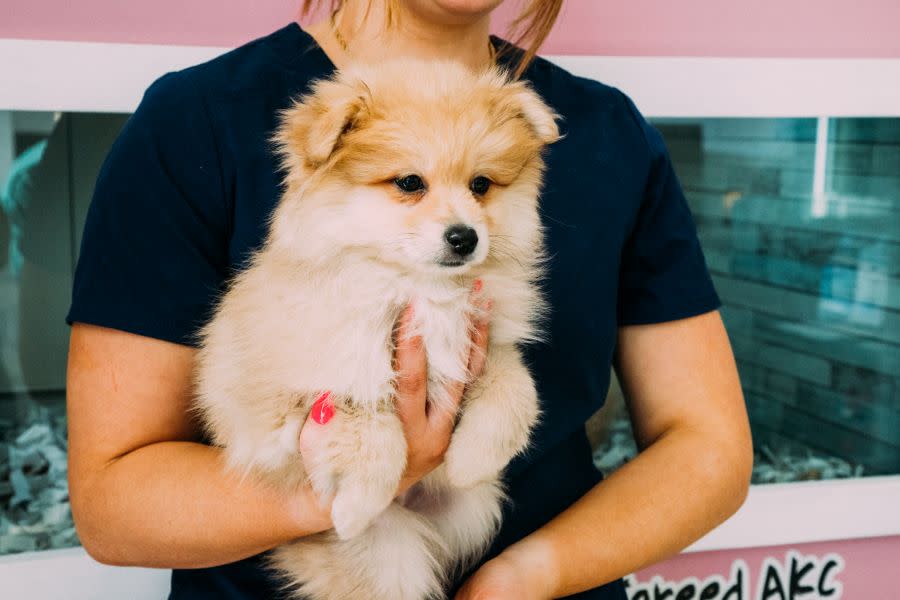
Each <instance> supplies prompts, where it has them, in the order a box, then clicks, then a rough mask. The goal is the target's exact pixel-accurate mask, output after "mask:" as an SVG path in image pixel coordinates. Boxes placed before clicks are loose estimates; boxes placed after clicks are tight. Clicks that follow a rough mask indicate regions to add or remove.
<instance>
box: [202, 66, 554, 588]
mask: <svg viewBox="0 0 900 600" xmlns="http://www.w3.org/2000/svg"><path fill="white" fill-rule="evenodd" d="M558 136H559V134H558V130H557V126H556V123H555V115H554V114H553V113H552V112H551V110H550V109H549V108H548V107H547V106H546V105H545V104H544V103H543V102H542V101H541V99H540V98H539V97H538V96H537V95H536V94H535V93H534V92H533V91H531V90H530V89H529V88H528V87H527V86H526V85H525V84H524V83H522V82H511V81H509V79H508V77H507V76H506V75H505V74H503V73H501V72H500V71H498V70H488V71H485V72H482V73H473V72H471V71H469V70H467V69H465V68H464V67H462V66H459V65H456V64H453V63H422V62H416V61H401V62H395V63H388V64H385V65H380V66H377V67H365V66H358V67H354V68H352V69H349V70H346V71H344V72H342V73H340V74H338V75H337V76H336V77H335V78H334V79H331V80H324V81H320V82H318V83H316V84H315V85H314V86H313V87H312V90H311V92H310V93H309V94H308V95H306V96H305V97H303V98H301V99H300V100H299V101H298V102H296V103H295V104H294V105H293V106H292V107H291V108H289V109H288V110H286V111H285V112H284V113H283V115H282V121H281V126H280V128H279V130H278V132H277V135H276V142H277V144H278V147H279V149H280V154H281V157H282V161H283V169H284V171H285V174H286V175H285V186H284V194H283V197H282V198H281V200H280V203H279V205H278V206H277V208H276V210H275V211H274V214H273V217H272V219H271V223H270V228H269V234H268V236H267V238H266V240H265V243H264V245H263V246H262V247H261V248H260V249H259V250H258V251H257V252H256V253H255V254H254V256H253V257H252V259H251V261H250V262H249V266H248V268H247V269H246V270H244V271H243V272H242V273H240V274H239V275H238V276H237V277H236V278H235V279H234V281H233V282H232V284H231V285H230V288H229V289H228V291H227V292H226V293H225V294H224V296H223V297H222V298H221V301H220V303H219V304H218V306H217V310H216V312H215V315H214V318H213V319H212V320H211V322H210V323H209V324H208V325H207V326H206V327H205V329H204V330H203V332H202V348H201V352H200V353H199V361H198V370H197V379H196V383H197V409H198V411H199V413H200V415H201V416H202V419H203V422H204V424H205V426H206V428H207V430H208V432H209V433H210V435H211V437H212V439H213V441H214V442H215V443H216V444H218V445H221V446H222V447H224V449H225V453H226V456H227V457H228V461H229V463H230V465H231V466H232V467H233V468H235V469H238V470H239V471H241V472H243V473H245V474H248V475H255V476H260V477H263V478H264V479H266V480H268V481H269V482H271V483H273V484H275V485H277V486H280V487H282V488H286V489H291V488H295V487H296V486H297V485H299V484H301V483H304V482H305V481H309V482H311V484H312V486H313V487H314V489H315V490H316V491H317V492H318V493H319V494H320V495H321V497H329V498H333V505H332V506H333V508H332V517H333V520H334V530H333V531H329V532H327V533H323V534H319V535H315V536H310V537H307V538H304V539H301V540H299V541H297V542H294V543H292V544H289V545H286V546H282V547H280V548H277V549H275V550H274V551H273V552H272V554H271V563H272V565H273V566H274V567H275V568H276V569H277V570H278V571H279V572H280V573H281V574H282V575H283V576H284V579H285V581H286V585H287V586H288V587H289V588H290V589H292V590H294V591H295V593H296V594H297V596H298V597H311V598H315V599H317V600H331V599H334V600H338V599H340V600H348V599H356V598H359V599H363V598H365V599H374V600H422V599H423V598H433V597H441V596H443V594H444V590H443V585H444V583H445V582H446V579H447V576H448V575H449V574H450V573H451V572H452V570H453V569H456V568H461V567H462V566H464V565H465V564H466V563H467V561H471V560H474V559H476V558H478V557H479V556H480V555H481V554H482V553H483V552H484V550H485V548H486V547H487V545H488V544H489V542H490V540H491V539H492V537H493V535H494V534H495V532H496V529H497V526H498V524H499V519H500V505H501V501H502V499H503V491H502V488H501V483H500V475H501V471H502V470H503V468H504V467H505V466H506V465H507V463H508V462H509V461H510V459H512V458H513V457H514V456H515V455H516V454H517V453H519V452H521V451H522V450H523V449H524V448H525V447H526V445H527V443H528V437H529V432H530V431H531V429H532V427H533V426H534V424H535V422H536V420H537V418H538V403H537V396H536V392H535V388H534V384H533V382H532V379H531V377H530V375H529V373H528V371H527V370H526V368H525V366H524V365H523V363H522V360H521V357H520V354H519V351H518V349H517V345H518V344H520V343H523V342H529V341H534V340H536V339H537V338H538V337H539V333H538V329H537V324H538V321H539V318H540V316H541V313H542V310H543V307H544V305H543V303H542V301H541V298H540V294H539V292H538V289H537V286H536V284H535V282H536V280H537V279H538V278H539V277H540V275H541V258H542V235H541V225H540V218H539V215H538V192H539V186H540V181H541V174H542V170H543V168H544V163H543V161H542V158H541V153H542V149H543V148H544V147H545V146H546V145H547V144H549V143H551V142H553V141H554V140H556V139H557V138H558ZM476 279H480V280H481V281H482V289H481V292H480V293H481V294H484V295H485V296H486V299H488V300H489V301H490V302H491V304H492V308H491V312H490V345H489V350H488V353H487V356H486V362H485V367H484V371H483V374H482V375H481V377H479V378H478V379H477V380H474V381H470V380H469V379H470V378H469V374H468V372H467V358H468V353H469V348H470V341H469V340H470V337H469V336H470V330H471V324H472V322H473V319H475V318H478V316H479V315H478V314H476V313H477V311H478V309H477V308H476V307H475V306H474V303H473V302H472V297H471V294H470V290H471V289H472V287H473V283H474V281H475V280H476ZM410 303H411V304H412V306H413V310H414V314H413V317H412V322H411V326H412V329H413V330H414V331H415V332H416V333H417V334H418V335H421V336H422V338H423V342H424V345H425V348H426V351H427V356H428V380H427V386H428V401H429V402H430V403H431V404H432V405H433V407H435V408H437V409H441V408H443V409H446V408H447V407H449V406H450V405H451V400H450V398H449V397H448V392H447V387H448V384H449V383H451V382H465V383H466V384H467V387H466V393H465V397H464V399H463V404H462V407H461V409H460V411H459V414H458V424H457V426H456V429H455V431H454V433H453V436H452V439H451V443H450V446H449V449H448V451H447V453H446V455H445V460H444V463H443V464H442V465H441V467H439V468H438V469H437V470H435V471H434V472H432V473H431V474H430V475H428V476H427V477H426V478H425V479H424V480H423V481H421V482H420V483H419V484H417V485H416V486H415V487H414V488H413V489H411V490H410V491H409V492H407V493H406V494H405V495H404V496H403V497H401V498H399V499H395V494H396V490H397V487H398V484H399V481H400V478H401V475H402V474H403V472H404V469H405V463H406V442H405V438H404V436H403V431H402V428H401V424H400V421H399V419H398V417H397V415H396V413H395V411H394V406H393V397H394V392H395V389H394V385H395V378H396V373H395V371H394V368H393V365H392V353H393V350H394V336H393V333H394V325H395V323H396V322H397V319H398V316H399V315H400V313H401V311H402V310H403V308H404V307H405V306H406V305H407V304H410ZM324 391H329V392H330V393H331V398H332V399H333V400H334V405H335V416H334V418H333V419H332V420H331V421H330V422H329V424H328V427H329V430H330V432H331V440H332V441H331V442H330V443H329V444H328V446H327V447H324V448H321V450H320V451H319V452H318V453H317V454H316V459H315V463H314V464H303V462H302V461H301V458H300V455H299V454H298V451H297V437H298V434H299V431H300V427H301V425H302V424H303V422H304V420H305V419H306V416H307V414H308V412H309V411H310V409H311V405H312V403H313V402H314V400H315V399H316V398H317V397H318V396H319V395H320V394H322V393H323V392H324Z"/></svg>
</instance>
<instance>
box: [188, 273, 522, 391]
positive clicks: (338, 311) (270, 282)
mask: <svg viewBox="0 0 900 600" xmlns="http://www.w3.org/2000/svg"><path fill="white" fill-rule="evenodd" d="M334 268H340V270H341V276H339V277H335V276H334ZM483 277H484V278H485V281H486V285H485V290H484V293H485V294H487V293H489V290H490V286H489V284H488V282H489V281H490V273H485V274H484V275H483ZM473 279H474V277H469V278H466V280H465V281H463V280H459V281H455V280H454V281H452V280H449V279H444V280H424V279H413V278H412V277H406V276H404V275H403V274H402V273H398V272H397V271H396V270H393V269H389V268H385V267H384V266H381V265H378V264H375V263H371V262H368V261H348V262H346V263H345V264H343V265H340V266H339V267H338V266H335V267H332V268H327V267H325V268H321V267H320V268H308V269H296V268H292V269H288V268H286V267H285V266H283V265H279V264H277V263H275V264H273V262H271V261H266V260H260V261H258V262H257V264H256V265H255V266H254V267H252V268H251V269H249V270H248V271H246V272H245V273H243V274H242V275H241V276H239V277H238V278H237V279H236V281H235V282H234V285H233V287H232V290H231V292H230V293H229V294H228V295H226V297H225V298H224V299H223V303H222V305H221V306H220V309H219V312H220V313H223V312H224V313H228V315H229V318H227V319H220V320H219V324H220V326H219V327H214V328H210V329H209V330H208V331H207V335H209V336H215V337H218V338H221V339H218V340H211V341H213V342H214V343H209V344H207V347H208V348H210V349H212V350H213V351H215V349H216V348H218V349H222V350H223V352H222V354H221V355H220V356H217V357H213V356H207V357H206V359H207V360H206V363H207V365H208V366H209V368H211V369H214V370H216V371H226V370H227V371H231V374H232V376H233V374H236V373H241V374H242V376H243V377H242V381H241V382H240V383H238V382H235V384H236V385H239V386H240V388H241V389H242V390H243V391H245V392H247V394H246V400H247V401H248V402H252V398H254V397H255V398H259V395H260V393H261V392H264V391H265V390H268V393H264V396H266V397H277V396H282V395H284V394H285V393H286V392H287V393H288V394H289V395H291V396H294V397H301V398H302V397H309V396H310V395H314V394H315V393H316V392H317V391H324V390H329V391H331V392H332V394H333V395H334V397H335V399H336V401H338V402H341V403H347V404H349V405H352V406H355V407H357V408H376V407H378V406H379V405H380V404H381V403H385V402H390V401H392V400H391V399H392V397H393V394H394V391H395V390H394V385H395V377H396V372H395V370H394V365H393V351H394V340H395V328H396V324H397V321H398V318H399V317H400V315H401V312H402V310H403V308H404V307H405V306H406V305H407V304H411V305H412V307H413V316H412V321H411V331H412V333H413V334H414V335H417V336H421V339H422V343H423V344H424V347H425V349H426V356H427V361H428V370H427V372H428V388H429V389H428V392H429V401H430V402H433V403H436V404H439V405H441V404H444V405H446V403H448V402H449V401H450V399H449V398H448V396H447V393H446V387H447V384H448V383H449V382H452V381H466V379H467V370H468V358H469V348H470V332H471V327H472V321H473V319H474V318H478V317H479V315H478V314H477V309H476V308H475V306H474V304H473V302H472V300H473V297H472V295H471V293H470V286H471V281H472V280H473ZM495 292H496V291H495V290H490V293H491V294H492V295H491V296H490V297H491V298H492V303H493V305H494V309H493V310H494V311H497V312H499V313H500V314H501V316H502V315H504V314H506V313H508V312H509V310H506V309H509V308H510V306H509V303H508V302H504V294H502V293H499V294H498V293H495ZM523 316H524V315H523ZM507 322H510V319H509V318H508V317H507V318H500V319H499V320H498V321H497V322H496V323H494V322H493V319H492V332H491V333H492V336H493V335H495V333H496V334H499V337H500V338H503V337H509V334H512V333H514V332H507V335H504V331H503V330H504V329H505V327H504V323H507ZM234 348H239V349H240V351H239V352H232V351H231V350H228V351H224V350H225V349H234ZM236 362H240V363H242V364H235V363H236ZM223 375H224V373H223ZM248 375H249V377H250V378H251V379H253V380H255V381H252V382H251V381H247V379H246V377H247V376H248ZM229 378H230V377H229ZM238 396H239V397H240V396H244V394H238ZM284 408H287V407H284ZM298 408H299V407H298Z"/></svg>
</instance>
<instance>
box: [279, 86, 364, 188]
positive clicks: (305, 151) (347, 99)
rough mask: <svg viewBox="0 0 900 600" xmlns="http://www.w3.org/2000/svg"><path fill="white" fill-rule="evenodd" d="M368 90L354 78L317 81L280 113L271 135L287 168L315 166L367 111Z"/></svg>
mask: <svg viewBox="0 0 900 600" xmlns="http://www.w3.org/2000/svg"><path fill="white" fill-rule="evenodd" d="M369 98H370V94H369V90H368V88H367V87H366V85H365V83H363V82H362V81H361V80H358V79H351V80H347V79H338V80H326V81H320V82H318V83H316V84H315V85H314V86H313V89H312V91H311V92H310V93H309V94H307V95H306V96H304V97H303V98H301V99H300V100H299V101H298V102H297V103H295V104H294V105H293V106H292V107H291V108H288V109H287V110H285V111H283V112H282V114H281V126H280V127H279V128H278V131H277V132H276V135H275V142H276V144H277V145H278V148H279V151H280V153H281V156H282V160H283V163H284V166H285V167H286V168H287V169H288V170H293V168H296V167H300V168H301V169H311V170H315V169H316V168H318V167H319V166H320V165H322V164H323V163H324V162H325V161H327V160H328V159H329V158H330V157H331V155H332V154H334V152H335V151H336V150H337V149H338V147H339V146H340V143H341V138H342V137H343V136H344V135H345V134H346V133H347V132H349V131H350V130H351V129H354V128H355V127H357V126H358V125H359V123H360V121H361V120H362V119H363V117H364V116H365V115H366V113H367V112H368V106H369Z"/></svg>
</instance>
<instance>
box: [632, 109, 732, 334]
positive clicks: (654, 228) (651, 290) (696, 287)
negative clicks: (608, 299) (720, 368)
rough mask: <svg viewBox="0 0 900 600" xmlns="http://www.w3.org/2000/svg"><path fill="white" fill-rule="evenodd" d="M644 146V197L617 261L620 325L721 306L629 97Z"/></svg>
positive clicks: (655, 137)
mask: <svg viewBox="0 0 900 600" xmlns="http://www.w3.org/2000/svg"><path fill="white" fill-rule="evenodd" d="M625 100H626V104H627V105H628V110H629V111H630V112H631V117H632V118H633V119H634V120H635V122H636V123H637V125H638V127H639V128H640V130H641V132H642V134H643V136H644V137H645V139H646V142H647V149H648V152H649V157H648V159H647V162H648V165H649V168H648V169H647V181H646V185H645V186H644V195H643V198H642V199H641V204H640V207H639V209H638V212H637V216H636V218H635V220H634V225H633V228H632V230H631V232H630V235H629V237H628V238H627V240H626V242H625V245H624V248H623V251H622V258H621V262H620V271H619V294H618V299H617V317H618V324H619V325H638V324H647V323H659V322H663V321H672V320H675V319H682V318H686V317H690V316H694V315H699V314H702V313H705V312H709V311H711V310H715V309H717V308H719V307H720V306H721V301H720V299H719V296H718V294H717V293H716V290H715V287H714V286H713V282H712V278H711V277H710V274H709V270H708V268H707V264H706V259H705V257H704V255H703V251H702V249H701V247H700V240H699V239H698V237H697V229H696V225H695V223H694V219H693V215H692V214H691V211H690V208H689V207H688V204H687V200H686V199H685V196H684V192H683V190H682V188H681V184H680V183H679V181H678V178H677V177H676V175H675V170H674V168H673V166H672V161H671V158H670V157H669V153H668V150H667V149H666V146H665V143H664V141H663V139H662V136H661V135H660V133H659V131H657V130H656V128H654V127H653V126H651V125H650V124H649V123H647V121H646V120H645V119H644V117H643V116H641V114H640V113H639V112H638V110H637V108H635V106H634V104H633V103H632V102H631V101H630V100H628V99H627V98H626V99H625Z"/></svg>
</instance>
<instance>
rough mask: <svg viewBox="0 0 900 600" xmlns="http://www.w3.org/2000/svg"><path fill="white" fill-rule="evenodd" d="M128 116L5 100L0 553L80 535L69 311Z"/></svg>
mask: <svg viewBox="0 0 900 600" xmlns="http://www.w3.org/2000/svg"><path fill="white" fill-rule="evenodd" d="M125 118H126V117H124V116H122V115H97V114H84V113H79V114H59V113H46V112H10V111H0V206H2V211H0V554H6V553H11V552H22V551H28V550H43V549H48V548H64V547H68V546H74V545H77V544H78V539H77V537H76V535H75V528H74V526H73V524H72V517H71V513H70V511H69V503H68V489H67V485H66V474H67V470H66V415H65V369H66V351H67V347H68V336H69V332H68V327H66V324H65V321H64V319H65V314H66V311H67V309H68V303H69V298H70V295H71V290H72V274H73V269H74V264H75V251H76V250H75V249H76V248H77V246H78V244H79V242H80V239H81V227H82V224H83V222H84V215H85V212H86V210H87V206H88V203H89V201H90V195H91V192H92V190H93V187H94V180H95V179H96V176H97V172H98V170H99V168H100V164H101V162H102V160H103V158H104V156H105V155H106V153H107V152H108V150H109V147H110V145H111V143H112V140H113V139H114V138H115V135H116V134H117V133H118V131H119V129H120V128H121V126H122V124H123V123H124V120H125Z"/></svg>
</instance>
